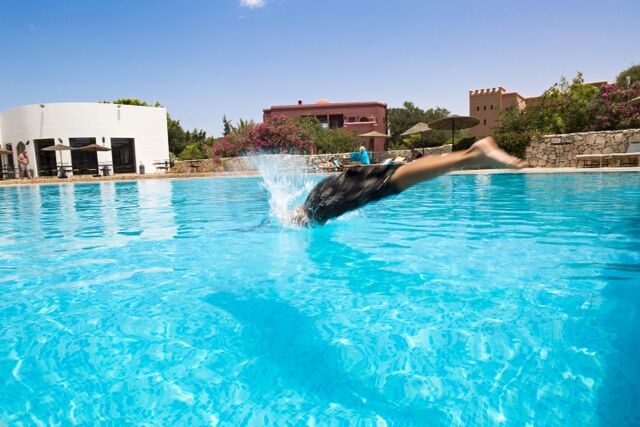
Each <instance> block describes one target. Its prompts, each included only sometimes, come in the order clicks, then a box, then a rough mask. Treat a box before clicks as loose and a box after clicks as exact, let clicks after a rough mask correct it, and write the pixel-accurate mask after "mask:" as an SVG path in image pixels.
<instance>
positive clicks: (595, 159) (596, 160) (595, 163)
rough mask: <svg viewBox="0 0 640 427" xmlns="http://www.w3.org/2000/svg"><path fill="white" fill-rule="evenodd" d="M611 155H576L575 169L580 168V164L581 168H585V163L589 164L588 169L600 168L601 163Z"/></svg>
mask: <svg viewBox="0 0 640 427" xmlns="http://www.w3.org/2000/svg"><path fill="white" fill-rule="evenodd" d="M610 156H611V154H578V155H577V156H576V161H577V164H576V166H577V167H580V162H582V165H583V166H585V167H586V166H587V162H588V163H589V167H592V168H593V167H599V168H601V167H602V162H603V161H605V160H606V159H607V158H609V157H610Z"/></svg>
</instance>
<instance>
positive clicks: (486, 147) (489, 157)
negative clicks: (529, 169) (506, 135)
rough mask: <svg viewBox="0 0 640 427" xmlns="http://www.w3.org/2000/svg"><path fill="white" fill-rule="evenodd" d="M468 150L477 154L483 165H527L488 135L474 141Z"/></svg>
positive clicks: (494, 166) (493, 166) (516, 166)
mask: <svg viewBox="0 0 640 427" xmlns="http://www.w3.org/2000/svg"><path fill="white" fill-rule="evenodd" d="M469 150H470V151H471V152H475V153H477V154H478V157H479V158H478V162H479V163H480V164H481V165H482V166H483V167H490V168H516V169H520V168H524V167H526V166H528V165H529V164H528V163H527V162H525V161H524V160H522V159H519V158H517V157H514V156H512V155H510V154H507V153H506V152H504V151H503V150H501V149H500V147H498V145H497V144H496V143H495V141H494V140H493V138H492V137H490V136H488V137H486V138H483V139H481V140H480V141H478V142H476V143H475V144H473V145H472V146H471V148H469Z"/></svg>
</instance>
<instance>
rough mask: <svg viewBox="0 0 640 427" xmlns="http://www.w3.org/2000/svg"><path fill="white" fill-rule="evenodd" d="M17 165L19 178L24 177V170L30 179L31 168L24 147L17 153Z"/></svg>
mask: <svg viewBox="0 0 640 427" xmlns="http://www.w3.org/2000/svg"><path fill="white" fill-rule="evenodd" d="M18 167H19V168H20V178H24V175H25V172H26V175H27V176H28V177H29V179H32V176H31V169H29V154H28V153H27V149H26V147H25V149H24V150H22V153H20V154H18Z"/></svg>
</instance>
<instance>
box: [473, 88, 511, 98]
mask: <svg viewBox="0 0 640 427" xmlns="http://www.w3.org/2000/svg"><path fill="white" fill-rule="evenodd" d="M506 91H507V90H506V89H505V88H503V87H502V86H500V87H492V88H488V89H476V90H470V91H469V96H478V95H497V94H502V93H505V92H506Z"/></svg>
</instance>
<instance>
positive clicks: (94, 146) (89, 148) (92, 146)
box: [73, 144, 111, 152]
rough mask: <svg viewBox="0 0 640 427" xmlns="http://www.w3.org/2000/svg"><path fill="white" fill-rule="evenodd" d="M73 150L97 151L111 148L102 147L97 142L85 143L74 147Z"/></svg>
mask: <svg viewBox="0 0 640 427" xmlns="http://www.w3.org/2000/svg"><path fill="white" fill-rule="evenodd" d="M73 150H74V151H93V152H98V151H111V148H109V147H103V146H102V145H98V144H89V145H85V146H84V147H79V148H74V149H73Z"/></svg>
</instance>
